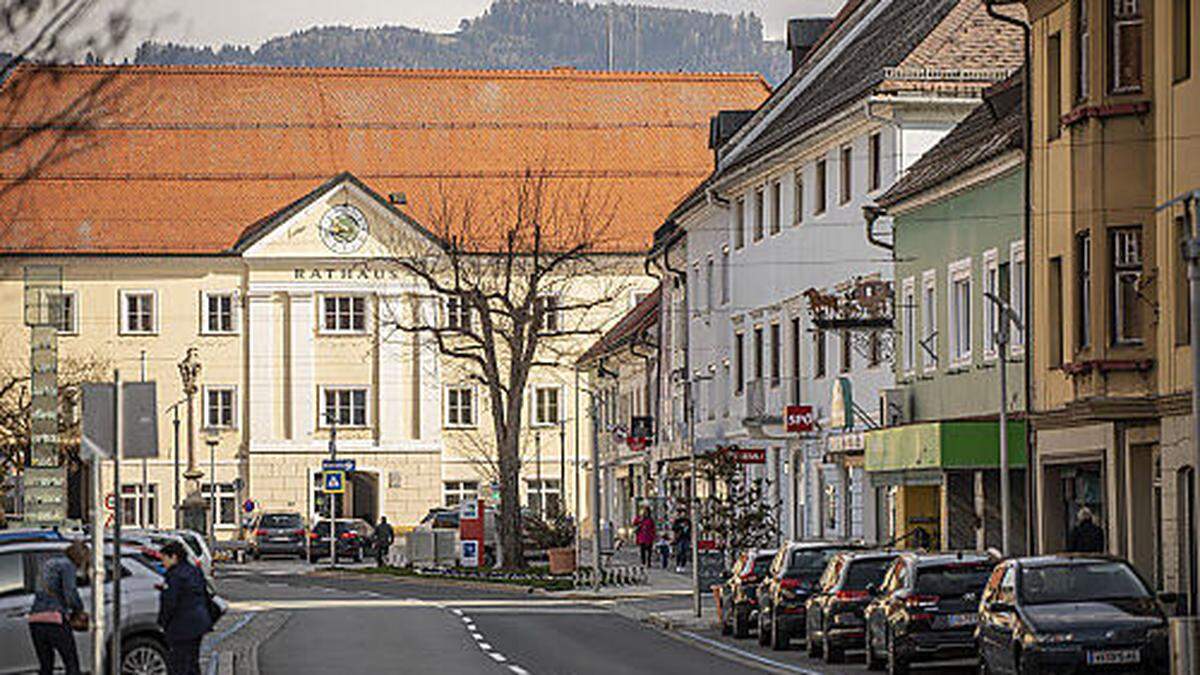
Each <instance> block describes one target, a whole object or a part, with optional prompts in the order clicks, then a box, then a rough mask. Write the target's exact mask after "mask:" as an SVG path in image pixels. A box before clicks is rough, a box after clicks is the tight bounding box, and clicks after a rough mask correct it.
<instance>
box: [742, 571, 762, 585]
mask: <svg viewBox="0 0 1200 675" xmlns="http://www.w3.org/2000/svg"><path fill="white" fill-rule="evenodd" d="M756 581H758V577H757V576H755V575H754V573H749V574H743V575H742V583H746V584H752V583H754V582H756Z"/></svg>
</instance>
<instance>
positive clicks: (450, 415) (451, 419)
mask: <svg viewBox="0 0 1200 675" xmlns="http://www.w3.org/2000/svg"><path fill="white" fill-rule="evenodd" d="M446 426H448V427H473V426H475V388H474V387H464V386H450V387H447V388H446Z"/></svg>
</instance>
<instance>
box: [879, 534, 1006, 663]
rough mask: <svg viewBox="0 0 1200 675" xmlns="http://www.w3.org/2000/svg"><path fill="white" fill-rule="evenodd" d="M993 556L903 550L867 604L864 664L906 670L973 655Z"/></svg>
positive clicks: (977, 553)
mask: <svg viewBox="0 0 1200 675" xmlns="http://www.w3.org/2000/svg"><path fill="white" fill-rule="evenodd" d="M995 566H996V559H995V558H993V557H991V556H989V555H987V554H984V553H979V552H974V551H972V552H965V551H964V552H958V553H903V554H901V555H900V557H899V558H898V559H897V560H896V562H895V564H894V565H892V568H891V569H890V570H889V571H888V573H887V577H885V578H884V580H883V584H882V585H880V587H879V588H878V589H870V590H871V591H872V594H873V595H874V596H875V599H874V600H873V601H872V602H871V604H870V605H868V606H867V609H866V612H865V618H866V623H867V628H866V630H867V635H866V646H867V668H869V669H871V670H881V669H882V668H883V667H884V665H885V664H886V666H887V669H888V672H890V673H903V672H907V671H908V666H909V664H910V663H914V662H917V661H933V660H939V659H957V658H965V657H969V656H971V655H973V654H974V653H975V623H976V620H977V618H978V611H979V597H980V595H981V594H982V593H983V588H984V586H986V585H987V581H988V577H989V576H991V574H992V569H993V568H995Z"/></svg>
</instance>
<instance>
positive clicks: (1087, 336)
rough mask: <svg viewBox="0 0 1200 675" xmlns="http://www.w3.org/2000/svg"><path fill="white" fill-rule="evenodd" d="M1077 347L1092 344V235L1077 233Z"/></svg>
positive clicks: (1082, 347)
mask: <svg viewBox="0 0 1200 675" xmlns="http://www.w3.org/2000/svg"><path fill="white" fill-rule="evenodd" d="M1075 306H1076V310H1075V347H1076V348H1077V349H1084V348H1085V347H1087V346H1088V345H1090V344H1092V237H1091V235H1089V234H1088V233H1087V232H1081V233H1079V234H1077V235H1075Z"/></svg>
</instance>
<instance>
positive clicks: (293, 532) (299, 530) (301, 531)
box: [292, 527, 304, 537]
mask: <svg viewBox="0 0 1200 675" xmlns="http://www.w3.org/2000/svg"><path fill="white" fill-rule="evenodd" d="M292 534H298V535H300V536H301V537H303V536H304V528H303V527H302V528H300V529H298V530H293V531H292Z"/></svg>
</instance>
